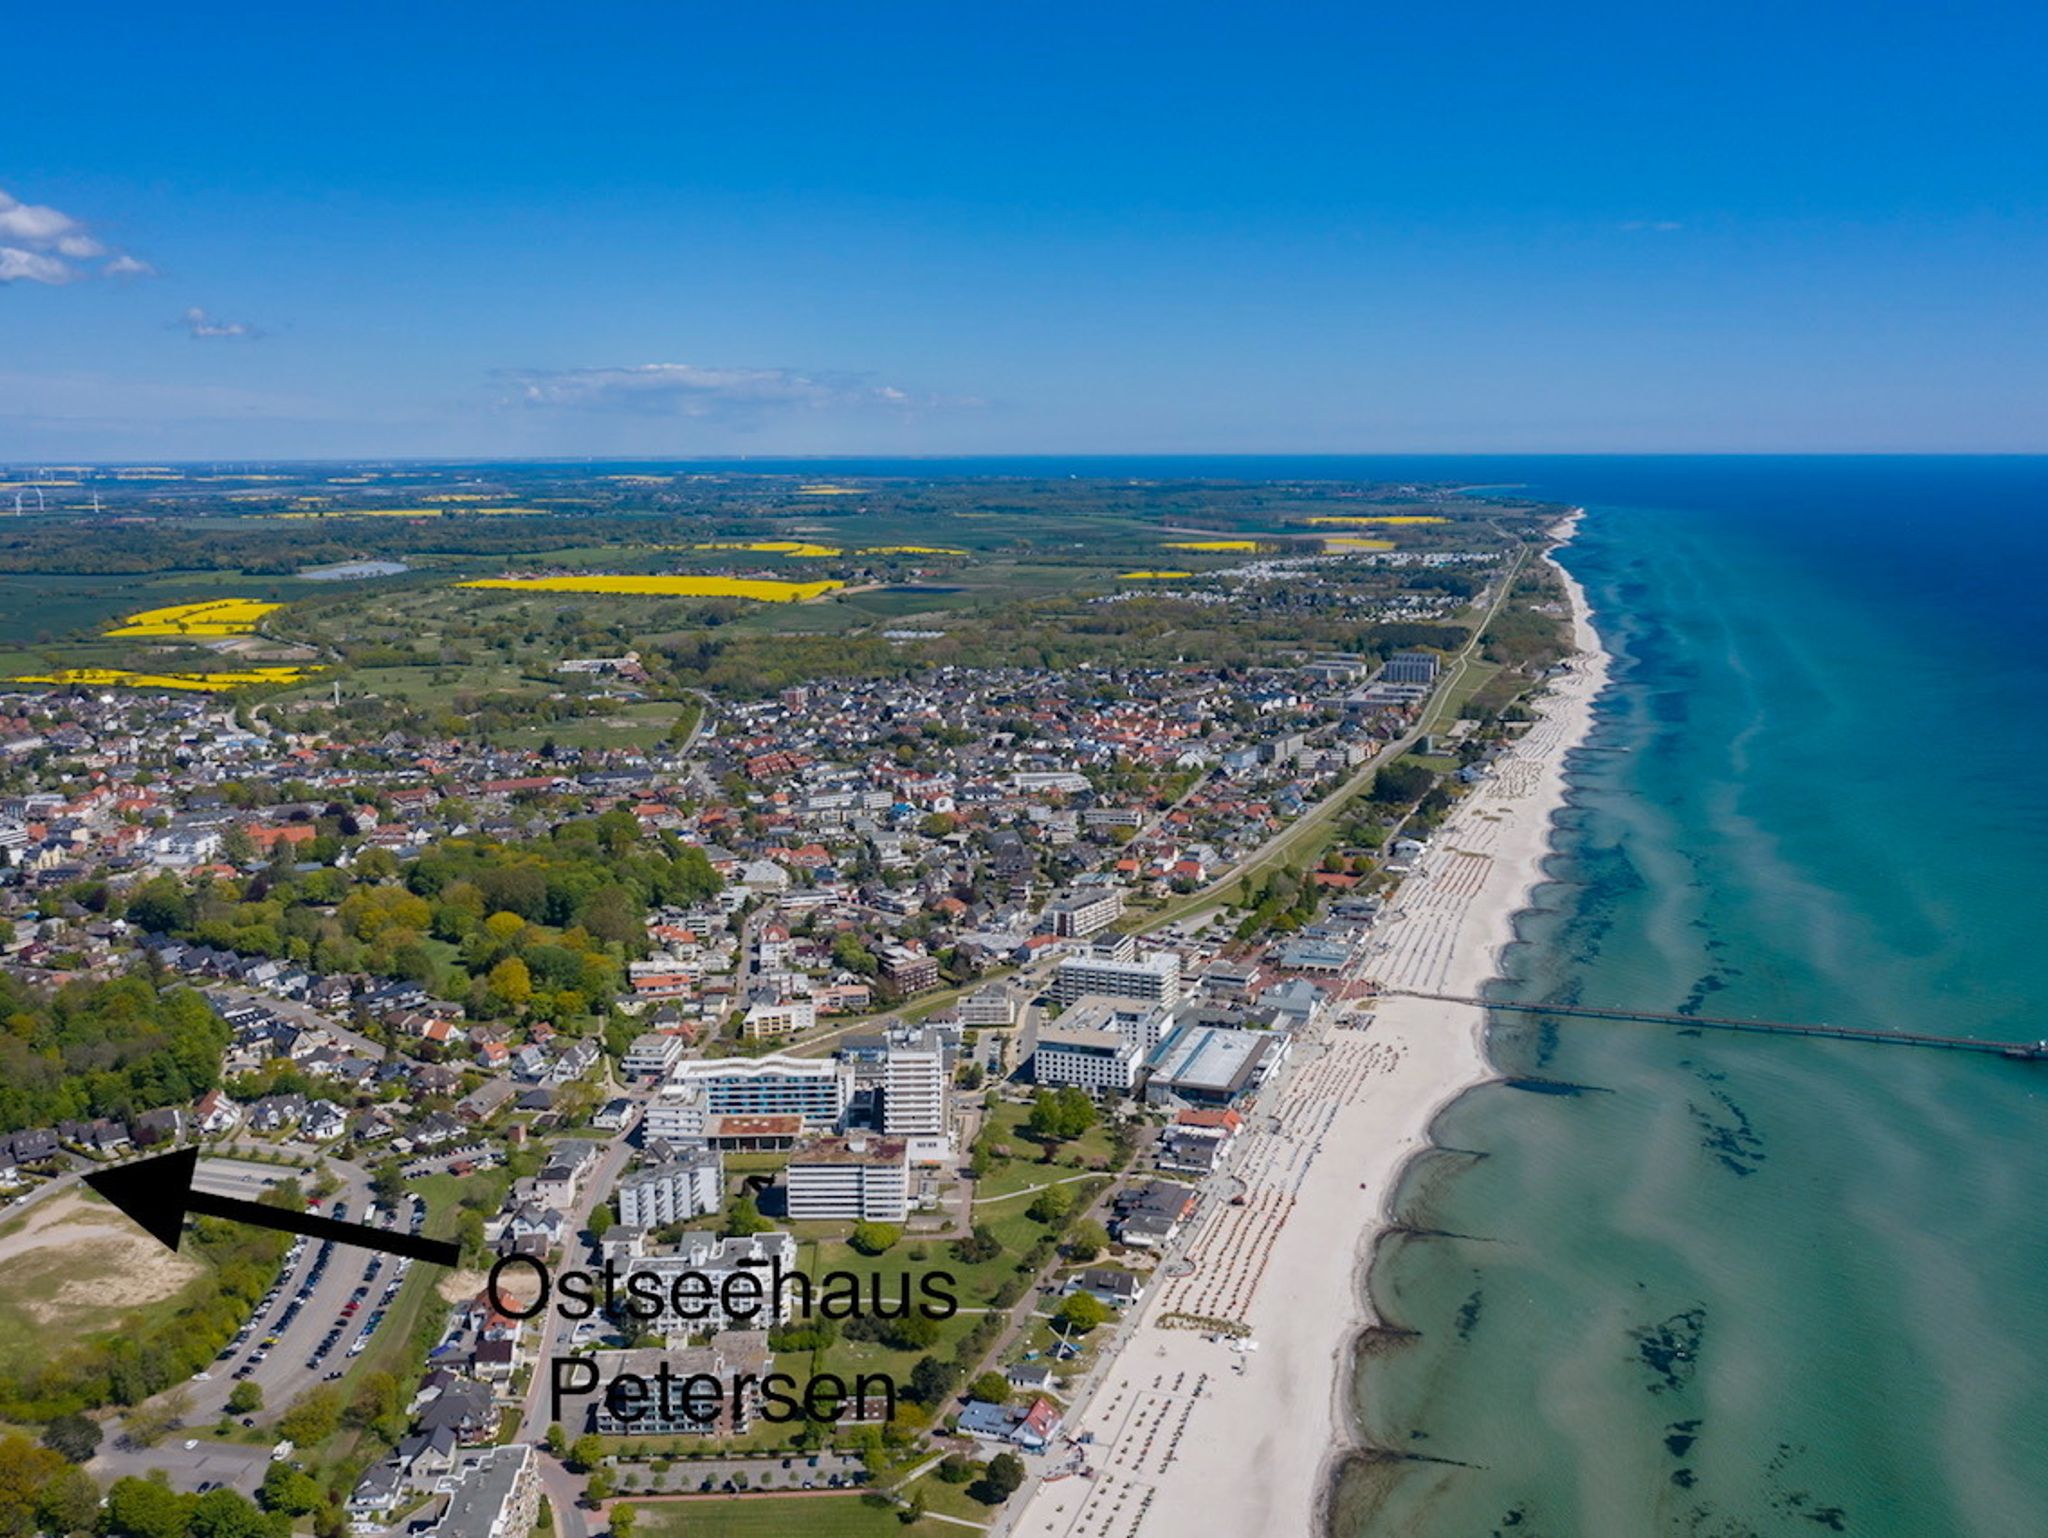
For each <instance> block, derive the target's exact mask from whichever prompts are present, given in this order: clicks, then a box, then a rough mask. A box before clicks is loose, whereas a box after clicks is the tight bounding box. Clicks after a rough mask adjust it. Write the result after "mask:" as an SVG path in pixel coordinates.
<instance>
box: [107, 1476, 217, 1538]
mask: <svg viewBox="0 0 2048 1538" xmlns="http://www.w3.org/2000/svg"><path fill="white" fill-rule="evenodd" d="M194 1504H196V1503H195V1502H194V1500H193V1498H192V1497H191V1496H189V1495H180V1494H179V1493H178V1492H177V1491H176V1490H173V1489H172V1488H171V1487H170V1486H169V1485H168V1484H166V1483H164V1482H163V1477H162V1475H161V1474H160V1473H159V1474H158V1476H157V1477H156V1478H154V1479H137V1478H135V1477H134V1476H133V1475H129V1476H128V1477H126V1478H124V1479H117V1480H115V1481H114V1486H113V1488H112V1489H111V1490H109V1491H108V1492H107V1530H108V1532H110V1533H113V1534H117V1535H119V1538H185V1533H186V1528H187V1527H188V1526H189V1524H190V1522H191V1513H192V1508H193V1506H194Z"/></svg>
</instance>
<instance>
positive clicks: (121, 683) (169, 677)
mask: <svg viewBox="0 0 2048 1538" xmlns="http://www.w3.org/2000/svg"><path fill="white" fill-rule="evenodd" d="M317 671H319V670H318V669H317V668H298V667H276V668H241V669H238V670H235V671H233V672H220V673H130V672H125V671H123V670H121V669H119V668H60V669H59V670H58V671H56V672H54V673H28V674H23V675H22V676H21V677H19V678H16V679H14V680H13V682H15V683H18V684H57V685H68V684H82V685H84V686H85V687H86V688H89V689H184V690H188V691H191V692H194V693H198V694H225V693H227V692H228V691H229V690H230V689H242V688H247V687H249V686H250V685H253V684H295V683H299V682H301V681H303V680H304V679H305V678H306V676H307V675H308V674H309V673H314V672H317Z"/></svg>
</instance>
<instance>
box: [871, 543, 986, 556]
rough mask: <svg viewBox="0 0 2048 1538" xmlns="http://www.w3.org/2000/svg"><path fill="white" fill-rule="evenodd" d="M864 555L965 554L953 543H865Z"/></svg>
mask: <svg viewBox="0 0 2048 1538" xmlns="http://www.w3.org/2000/svg"><path fill="white" fill-rule="evenodd" d="M860 553H861V554H862V555H965V554H967V552H966V551H965V550H955V549H954V548H953V547H952V546H951V545H863V546H862V547H861V552H860Z"/></svg>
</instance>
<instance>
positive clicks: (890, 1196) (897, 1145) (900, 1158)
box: [787, 1132, 910, 1223]
mask: <svg viewBox="0 0 2048 1538" xmlns="http://www.w3.org/2000/svg"><path fill="white" fill-rule="evenodd" d="M787 1178H788V1181H789V1216H790V1219H791V1221H792V1222H808V1221H811V1220H813V1219H833V1218H837V1219H846V1220H857V1221H865V1222H869V1223H901V1222H902V1221H903V1220H904V1219H905V1218H907V1217H909V1216H910V1145H909V1144H908V1143H907V1142H905V1141H904V1140H903V1139H902V1138H893V1137H875V1136H872V1135H870V1134H867V1133H861V1132H853V1133H849V1134H847V1135H846V1136H845V1137H824V1138H813V1139H811V1140H810V1141H809V1142H807V1143H802V1144H799V1145H798V1147H797V1148H796V1149H795V1150H794V1151H793V1152H792V1153H791V1154H790V1156H789V1170H788V1177H787Z"/></svg>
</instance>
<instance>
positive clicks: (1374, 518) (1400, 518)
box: [1309, 513, 1451, 524]
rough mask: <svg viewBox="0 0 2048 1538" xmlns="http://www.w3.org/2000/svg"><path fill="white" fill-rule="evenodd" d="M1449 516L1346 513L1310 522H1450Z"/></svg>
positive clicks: (1313, 519)
mask: <svg viewBox="0 0 2048 1538" xmlns="http://www.w3.org/2000/svg"><path fill="white" fill-rule="evenodd" d="M1450 521H1451V520H1450V519H1448V518H1439V517H1438V516H1437V515H1436V514H1434V513H1370V514H1368V513H1346V514H1345V515H1344V516H1342V517H1335V516H1330V517H1322V518H1311V519H1309V522H1310V523H1345V524H1361V523H1449V522H1450Z"/></svg>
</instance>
